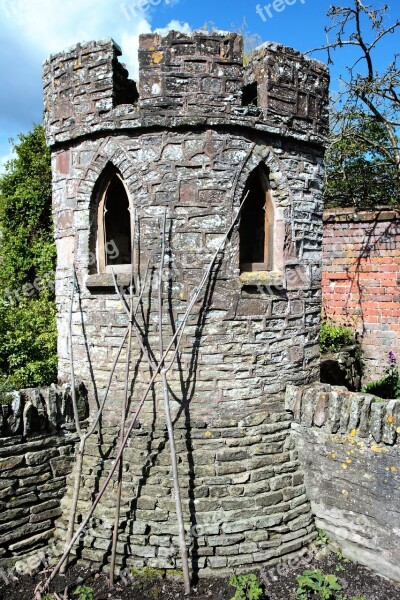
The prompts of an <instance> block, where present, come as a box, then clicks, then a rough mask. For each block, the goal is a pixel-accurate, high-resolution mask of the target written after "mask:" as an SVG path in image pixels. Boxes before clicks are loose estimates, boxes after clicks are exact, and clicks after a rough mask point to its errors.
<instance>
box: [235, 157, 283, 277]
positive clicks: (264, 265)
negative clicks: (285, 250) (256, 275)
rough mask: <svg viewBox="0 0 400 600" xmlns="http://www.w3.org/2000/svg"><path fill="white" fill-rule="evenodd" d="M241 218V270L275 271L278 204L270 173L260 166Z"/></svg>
mask: <svg viewBox="0 0 400 600" xmlns="http://www.w3.org/2000/svg"><path fill="white" fill-rule="evenodd" d="M247 193H249V195H248V196H247V199H246V201H245V203H244V207H243V210H242V214H241V218H240V227H239V236H240V270H241V271H242V272H245V271H271V270H272V269H273V268H274V220H275V217H274V207H273V203H272V199H271V192H270V187H269V181H268V175H267V173H266V172H265V170H264V169H263V168H262V167H261V166H259V167H257V169H255V170H254V171H253V173H252V174H251V175H250V178H249V181H248V183H247V186H246V190H245V194H247Z"/></svg>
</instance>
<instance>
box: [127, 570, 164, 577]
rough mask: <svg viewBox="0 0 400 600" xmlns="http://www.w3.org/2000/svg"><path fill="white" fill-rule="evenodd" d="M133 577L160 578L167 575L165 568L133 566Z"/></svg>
mask: <svg viewBox="0 0 400 600" xmlns="http://www.w3.org/2000/svg"><path fill="white" fill-rule="evenodd" d="M131 575H132V577H137V578H138V579H158V578H159V577H165V571H164V569H153V568H152V567H131Z"/></svg>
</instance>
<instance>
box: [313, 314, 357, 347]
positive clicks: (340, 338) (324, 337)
mask: <svg viewBox="0 0 400 600" xmlns="http://www.w3.org/2000/svg"><path fill="white" fill-rule="evenodd" d="M355 341H356V339H355V335H354V333H353V331H352V330H351V329H350V328H349V327H345V326H344V325H335V324H334V323H331V322H329V321H326V322H323V323H322V325H321V333H320V337H319V345H320V350H321V352H338V351H339V350H341V349H342V348H345V347H346V346H352V345H353V344H354V343H355Z"/></svg>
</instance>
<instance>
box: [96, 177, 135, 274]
mask: <svg viewBox="0 0 400 600" xmlns="http://www.w3.org/2000/svg"><path fill="white" fill-rule="evenodd" d="M114 177H118V179H119V180H120V181H121V183H122V185H123V186H124V188H125V192H126V195H127V198H128V202H129V207H128V211H129V217H130V225H131V261H133V260H134V256H133V239H132V236H133V224H132V214H133V203H132V199H131V196H130V194H129V191H128V188H127V186H126V184H125V181H124V179H123V177H122V175H120V173H118V171H113V172H112V173H111V175H110V176H109V177H108V178H107V181H106V183H105V185H104V188H103V191H102V193H101V196H100V202H99V205H98V208H97V240H96V255H97V272H98V273H111V272H112V271H114V273H130V272H131V270H132V263H129V264H121V265H118V264H117V265H107V257H106V244H107V240H106V228H105V223H104V217H105V213H104V205H105V202H106V197H107V192H108V188H109V187H110V185H111V182H112V181H113V179H114Z"/></svg>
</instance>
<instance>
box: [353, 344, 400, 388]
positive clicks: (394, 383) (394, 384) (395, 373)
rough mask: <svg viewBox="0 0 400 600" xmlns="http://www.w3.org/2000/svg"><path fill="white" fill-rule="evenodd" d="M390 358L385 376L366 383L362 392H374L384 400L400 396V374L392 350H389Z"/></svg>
mask: <svg viewBox="0 0 400 600" xmlns="http://www.w3.org/2000/svg"><path fill="white" fill-rule="evenodd" d="M388 358H389V366H388V367H386V369H385V371H384V373H383V376H382V377H381V378H380V379H377V380H376V381H371V382H370V383H367V384H366V385H364V387H363V388H362V390H361V391H362V392H364V393H367V394H374V395H375V396H378V397H379V398H383V399H384V400H392V399H394V398H400V375H399V370H398V368H397V365H396V355H395V353H394V352H392V350H391V351H390V352H389V355H388Z"/></svg>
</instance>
